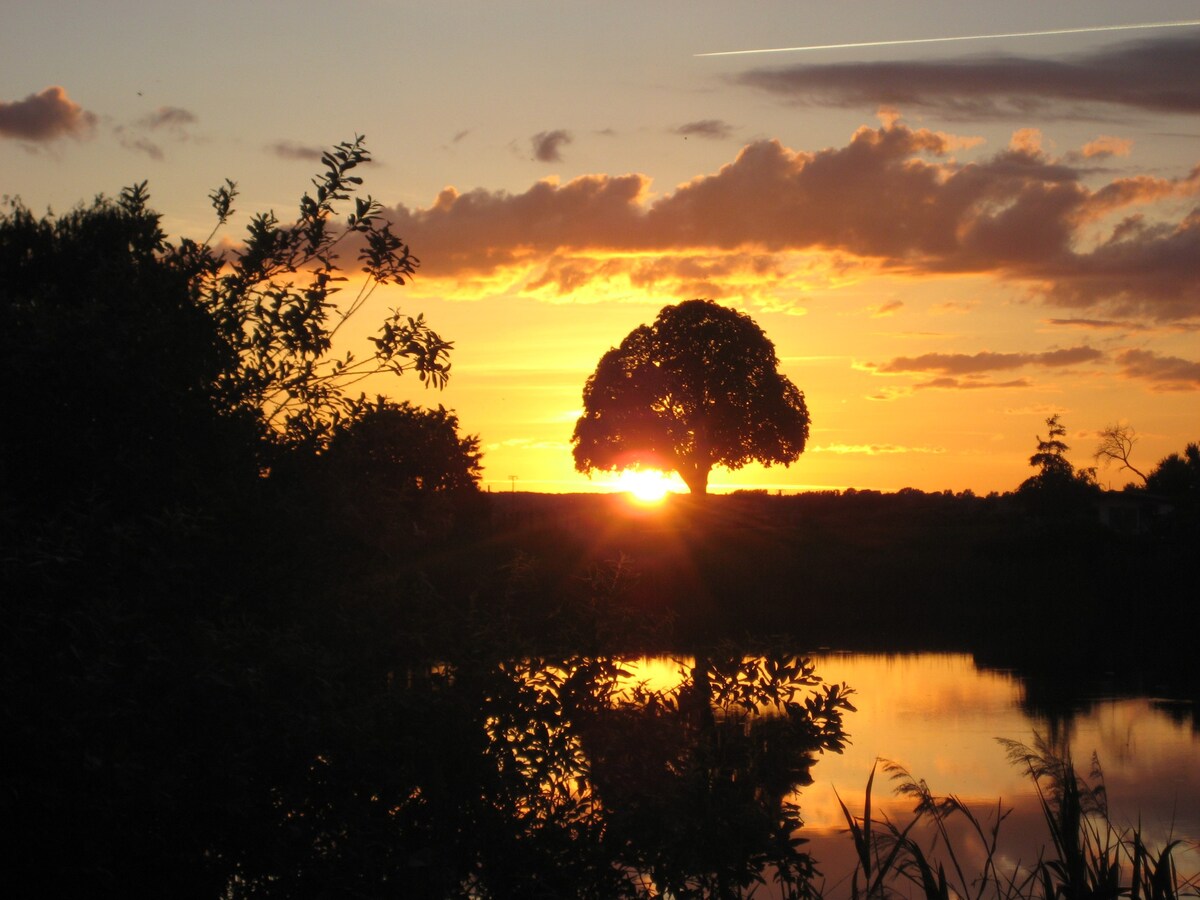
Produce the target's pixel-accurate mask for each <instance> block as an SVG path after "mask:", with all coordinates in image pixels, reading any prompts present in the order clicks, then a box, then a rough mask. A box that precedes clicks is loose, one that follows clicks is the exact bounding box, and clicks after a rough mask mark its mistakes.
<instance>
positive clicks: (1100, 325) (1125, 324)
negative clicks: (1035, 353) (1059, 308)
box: [1046, 319, 1146, 331]
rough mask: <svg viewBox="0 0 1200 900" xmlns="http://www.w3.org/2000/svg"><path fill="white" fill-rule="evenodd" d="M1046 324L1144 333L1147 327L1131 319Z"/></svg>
mask: <svg viewBox="0 0 1200 900" xmlns="http://www.w3.org/2000/svg"><path fill="white" fill-rule="evenodd" d="M1046 324H1047V325H1055V326H1060V327H1066V328H1084V329H1087V330H1096V331H1142V330H1144V329H1145V327H1146V326H1145V325H1143V324H1141V323H1140V322H1134V321H1132V320H1130V319H1047V320H1046Z"/></svg>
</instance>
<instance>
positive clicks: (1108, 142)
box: [1079, 135, 1133, 159]
mask: <svg viewBox="0 0 1200 900" xmlns="http://www.w3.org/2000/svg"><path fill="white" fill-rule="evenodd" d="M1132 147H1133V141H1130V140H1126V139H1125V138H1117V137H1109V136H1107V135H1101V136H1100V137H1098V138H1096V139H1095V140H1094V141H1089V142H1088V143H1086V144H1084V145H1083V147H1082V149H1081V150H1080V151H1079V152H1080V154H1081V155H1082V156H1083V158H1084V159H1103V158H1104V157H1108V156H1128V155H1129V151H1130V149H1131V148H1132Z"/></svg>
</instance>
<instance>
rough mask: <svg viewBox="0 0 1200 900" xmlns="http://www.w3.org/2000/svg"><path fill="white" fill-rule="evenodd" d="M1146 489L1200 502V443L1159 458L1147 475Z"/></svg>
mask: <svg viewBox="0 0 1200 900" xmlns="http://www.w3.org/2000/svg"><path fill="white" fill-rule="evenodd" d="M1146 489H1147V490H1149V491H1152V492H1153V493H1156V494H1163V495H1164V496H1167V497H1172V498H1174V499H1176V500H1183V501H1188V502H1190V503H1192V504H1197V503H1200V443H1191V444H1188V445H1187V447H1185V448H1184V451H1183V454H1182V455H1180V454H1179V453H1172V454H1170V455H1169V456H1165V457H1163V458H1162V459H1161V460H1159V463H1158V465H1157V466H1155V467H1154V468H1153V469H1152V470H1151V471H1150V474H1149V475H1148V476H1147V477H1146Z"/></svg>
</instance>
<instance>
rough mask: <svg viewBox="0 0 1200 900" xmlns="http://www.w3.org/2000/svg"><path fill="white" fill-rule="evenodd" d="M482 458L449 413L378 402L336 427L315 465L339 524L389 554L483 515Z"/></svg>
mask: <svg viewBox="0 0 1200 900" xmlns="http://www.w3.org/2000/svg"><path fill="white" fill-rule="evenodd" d="M482 457H483V454H482V453H480V451H479V438H478V436H476V435H466V436H460V435H459V433H458V417H457V416H456V415H455V414H454V413H453V412H451V411H448V410H447V409H445V408H444V407H442V406H438V407H437V408H436V409H423V408H421V407H418V406H413V405H412V404H410V403H407V402H404V403H395V402H392V401H389V400H386V399H385V398H383V397H379V398H377V399H376V400H374V401H372V402H363V403H362V404H360V405H359V406H357V407H356V408H355V409H354V410H353V412H352V415H350V416H348V417H346V418H344V419H342V420H340V421H339V422H338V424H337V426H336V427H335V429H334V432H333V436H332V438H331V439H330V441H329V447H328V449H327V450H326V451H325V452H324V453H323V454H321V456H320V457H318V458H317V460H316V461H315V462H316V467H317V469H318V470H319V471H320V473H321V476H322V481H323V485H324V488H325V490H326V492H327V496H328V497H329V500H330V503H331V505H332V506H333V507H334V508H335V509H336V510H337V511H338V515H339V519H340V520H341V521H342V522H343V523H344V524H346V525H349V526H351V528H352V529H353V530H354V531H355V532H357V533H358V534H359V535H361V536H362V539H367V540H371V541H372V542H378V541H380V540H383V541H384V542H385V543H386V542H387V541H388V540H389V539H390V540H391V544H392V546H393V547H395V546H396V543H397V541H399V542H400V543H407V544H412V538H413V537H414V535H417V534H434V535H437V536H444V535H446V534H447V533H449V531H450V530H451V529H452V528H453V527H454V525H455V524H456V520H459V519H461V518H462V517H463V516H464V515H466V516H468V517H478V516H479V515H481V514H482V509H481V505H480V500H481V498H480V496H479V495H480V492H479V477H480V475H481V473H482V471H483V466H482V464H481V459H482Z"/></svg>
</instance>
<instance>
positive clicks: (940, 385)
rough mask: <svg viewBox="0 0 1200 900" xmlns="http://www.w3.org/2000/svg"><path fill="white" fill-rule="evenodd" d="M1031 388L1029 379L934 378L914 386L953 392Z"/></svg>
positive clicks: (918, 388)
mask: <svg viewBox="0 0 1200 900" xmlns="http://www.w3.org/2000/svg"><path fill="white" fill-rule="evenodd" d="M1029 386H1030V381H1029V379H1028V378H1015V379H1013V380H1012V381H986V380H983V379H970V378H968V379H962V378H950V377H948V376H943V377H942V378H934V379H932V380H930V381H922V382H921V383H920V384H914V385H913V387H914V388H915V389H917V390H925V389H930V388H932V389H940V390H953V391H972V390H979V389H982V388H1027V387H1029Z"/></svg>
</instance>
